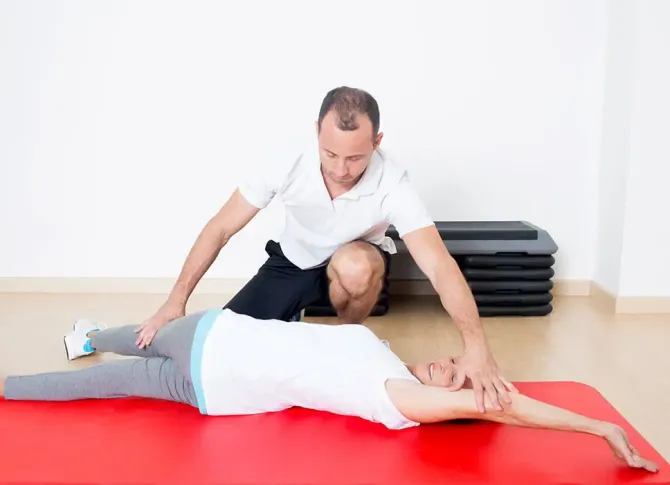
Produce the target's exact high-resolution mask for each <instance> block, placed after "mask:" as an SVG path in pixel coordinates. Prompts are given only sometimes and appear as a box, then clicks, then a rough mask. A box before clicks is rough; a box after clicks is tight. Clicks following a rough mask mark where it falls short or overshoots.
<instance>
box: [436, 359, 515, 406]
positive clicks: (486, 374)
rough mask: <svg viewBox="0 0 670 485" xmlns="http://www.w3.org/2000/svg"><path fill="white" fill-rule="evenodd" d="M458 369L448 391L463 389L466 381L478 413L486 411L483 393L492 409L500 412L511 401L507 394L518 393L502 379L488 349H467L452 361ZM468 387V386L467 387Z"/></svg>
mask: <svg viewBox="0 0 670 485" xmlns="http://www.w3.org/2000/svg"><path fill="white" fill-rule="evenodd" d="M454 362H455V363H456V365H457V367H458V369H457V371H456V374H455V376H454V380H453V384H452V385H451V386H448V387H447V389H448V390H450V391H457V390H459V389H461V388H462V387H463V385H464V384H465V382H466V380H468V381H469V384H470V385H471V386H472V390H473V391H474V394H475V400H476V403H477V409H478V410H479V412H480V413H483V412H485V411H486V408H485V406H484V402H485V400H484V393H485V392H486V394H488V398H489V401H490V402H491V403H492V404H493V407H494V409H496V410H498V411H501V410H502V409H503V403H504V404H509V403H511V402H512V399H511V397H510V395H509V392H518V391H517V389H516V387H514V385H513V384H512V383H511V382H509V381H508V380H507V379H505V378H504V377H503V375H502V374H501V373H500V370H499V369H498V364H496V361H495V359H494V358H493V355H491V352H490V351H489V350H488V349H479V348H471V349H467V350H466V351H465V353H464V354H463V355H462V356H461V357H457V358H456V359H454ZM468 387H469V386H468Z"/></svg>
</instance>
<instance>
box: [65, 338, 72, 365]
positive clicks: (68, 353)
mask: <svg viewBox="0 0 670 485" xmlns="http://www.w3.org/2000/svg"><path fill="white" fill-rule="evenodd" d="M63 347H64V348H65V357H67V360H72V359H71V358H70V352H68V350H67V336H66V337H63Z"/></svg>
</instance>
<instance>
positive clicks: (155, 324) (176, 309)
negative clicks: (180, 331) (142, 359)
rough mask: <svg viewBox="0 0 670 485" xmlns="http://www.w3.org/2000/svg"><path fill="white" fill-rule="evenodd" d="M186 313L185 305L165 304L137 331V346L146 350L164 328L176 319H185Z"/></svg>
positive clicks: (168, 302)
mask: <svg viewBox="0 0 670 485" xmlns="http://www.w3.org/2000/svg"><path fill="white" fill-rule="evenodd" d="M185 312H186V310H185V309H184V307H183V305H176V304H172V303H170V301H167V302H165V304H163V306H161V307H160V308H159V310H158V311H157V312H156V313H155V314H154V315H153V316H152V317H151V318H149V319H147V320H145V321H144V322H142V324H141V325H140V326H139V328H138V329H137V330H135V332H136V333H139V336H138V337H137V341H136V342H135V345H137V346H138V347H139V348H140V349H143V348H146V347H147V346H148V345H149V344H150V343H151V341H152V340H153V338H154V336H155V335H156V332H158V330H159V329H160V328H161V327H162V326H164V325H166V324H168V323H169V322H171V321H172V320H174V319H176V318H179V317H183V316H184V314H185Z"/></svg>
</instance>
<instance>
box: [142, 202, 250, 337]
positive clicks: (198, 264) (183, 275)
mask: <svg viewBox="0 0 670 485" xmlns="http://www.w3.org/2000/svg"><path fill="white" fill-rule="evenodd" d="M259 210H260V209H259V208H258V207H256V206H254V205H252V204H251V203H249V202H248V201H247V200H246V199H245V198H244V197H243V196H242V194H241V193H240V191H239V190H235V192H233V194H232V195H231V196H230V198H229V199H228V201H227V202H226V203H225V204H224V205H223V207H221V209H220V210H219V211H218V212H217V213H216V214H215V215H214V216H213V217H212V218H211V219H210V220H209V221H208V222H207V224H206V225H205V227H204V228H203V229H202V231H201V232H200V234H199V235H198V237H197V239H196V241H195V243H194V244H193V247H192V248H191V250H190V252H189V254H188V256H187V258H186V261H185V262H184V265H183V267H182V270H181V272H180V274H179V277H178V278H177V281H176V283H175V284H174V286H173V288H172V291H171V292H170V295H169V296H168V298H167V300H166V301H165V303H164V304H163V305H162V306H161V307H160V308H159V309H158V311H157V312H156V313H155V314H154V315H153V316H152V317H151V318H149V319H147V320H145V321H144V322H143V323H142V325H140V327H139V328H138V330H137V332H138V334H139V335H138V338H137V341H136V345H138V346H139V347H140V348H144V347H146V346H147V345H149V344H150V343H151V340H152V339H153V337H154V335H155V334H156V332H157V331H158V329H159V328H160V327H162V326H163V325H165V324H166V323H168V322H170V321H172V320H174V319H175V318H177V317H180V316H182V315H184V313H185V311H186V304H187V302H188V299H189V298H190V296H191V294H192V293H193V290H194V289H195V287H196V286H197V285H198V283H199V282H200V280H201V279H202V277H203V276H204V274H205V273H206V272H207V270H208V269H209V268H210V267H211V266H212V264H213V263H214V261H215V260H216V258H217V257H218V255H219V253H220V252H221V249H222V248H223V247H224V246H225V245H226V244H227V243H228V241H229V240H230V239H231V238H232V237H233V236H234V235H235V234H237V232H239V231H240V230H241V229H242V228H243V227H244V226H246V225H247V224H248V223H249V221H251V220H252V219H253V218H254V216H256V214H257V213H258V212H259Z"/></svg>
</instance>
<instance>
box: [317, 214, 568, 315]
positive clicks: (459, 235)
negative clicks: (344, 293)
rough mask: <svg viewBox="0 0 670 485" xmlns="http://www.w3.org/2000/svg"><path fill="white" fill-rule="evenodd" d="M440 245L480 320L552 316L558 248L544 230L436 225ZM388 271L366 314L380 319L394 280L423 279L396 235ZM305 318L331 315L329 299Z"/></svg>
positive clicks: (518, 225) (494, 224) (524, 225)
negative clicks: (461, 277)
mask: <svg viewBox="0 0 670 485" xmlns="http://www.w3.org/2000/svg"><path fill="white" fill-rule="evenodd" d="M435 226H436V227H437V230H438V232H439V233H440V236H441V237H442V241H443V242H444V244H445V246H446V247H447V249H448V250H449V252H450V254H451V255H452V256H453V257H454V259H455V261H456V262H457V264H458V266H459V268H460V269H461V271H462V273H463V275H464V277H465V279H466V281H467V282H468V285H469V286H470V289H471V291H472V293H473V295H474V297H475V302H476V304H477V307H478V309H479V312H480V316H482V317H493V316H543V315H548V314H549V313H551V312H552V310H553V307H552V295H551V290H552V289H553V287H554V282H553V277H554V274H555V272H554V269H553V265H554V263H555V258H554V256H553V255H554V254H555V253H556V252H557V251H558V246H557V244H556V243H555V242H554V240H553V239H552V238H551V236H550V235H549V233H548V232H547V231H545V230H544V229H542V228H540V227H538V226H536V225H534V224H531V223H530V222H525V221H437V222H435ZM386 236H387V237H389V238H390V239H392V240H393V241H394V243H395V246H396V249H397V253H396V254H394V255H393V257H392V258H391V270H390V274H389V277H388V280H387V281H386V282H385V284H384V288H383V290H382V294H381V295H380V298H379V301H378V302H377V305H376V306H375V308H374V309H373V311H372V315H371V316H381V315H385V314H386V313H387V312H388V311H389V308H390V299H391V297H390V296H389V295H390V294H392V291H391V290H392V287H393V284H394V282H399V281H403V282H407V281H410V282H412V281H415V282H416V281H424V282H427V278H426V276H425V275H424V274H423V273H422V272H421V270H419V268H418V267H417V265H416V263H415V262H414V260H413V258H412V257H411V256H410V254H409V251H408V250H407V247H406V246H405V244H404V242H403V241H402V240H401V239H400V238H399V236H398V231H397V230H396V229H395V228H394V227H393V226H390V227H389V228H388V229H387V231H386ZM305 316H319V317H322V316H335V310H334V309H333V308H332V306H331V305H330V303H329V302H328V301H321V302H317V303H315V304H314V305H311V306H309V307H307V308H306V309H305Z"/></svg>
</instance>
